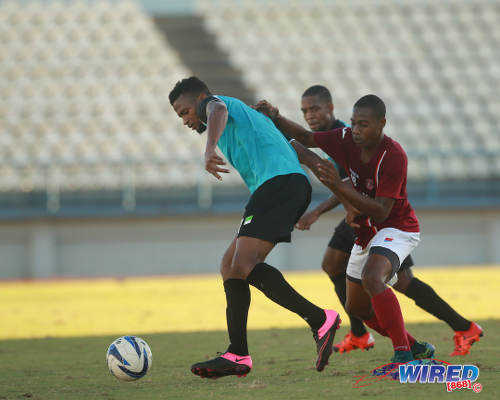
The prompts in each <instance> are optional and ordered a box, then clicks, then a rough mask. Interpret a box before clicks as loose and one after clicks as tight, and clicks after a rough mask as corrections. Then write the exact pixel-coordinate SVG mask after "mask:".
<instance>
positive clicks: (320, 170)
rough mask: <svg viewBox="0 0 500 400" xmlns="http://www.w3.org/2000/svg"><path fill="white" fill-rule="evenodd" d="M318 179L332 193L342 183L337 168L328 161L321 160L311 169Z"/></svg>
mask: <svg viewBox="0 0 500 400" xmlns="http://www.w3.org/2000/svg"><path fill="white" fill-rule="evenodd" d="M313 172H314V174H315V175H316V176H317V177H318V179H319V180H320V181H321V182H322V183H323V184H324V185H325V186H326V187H328V188H330V189H331V190H332V191H333V189H335V188H336V187H337V185H339V184H340V183H342V180H341V179H340V176H339V173H338V171H337V168H335V166H334V165H333V164H332V163H331V162H330V161H328V160H321V161H320V162H319V163H318V164H316V168H314V169H313Z"/></svg>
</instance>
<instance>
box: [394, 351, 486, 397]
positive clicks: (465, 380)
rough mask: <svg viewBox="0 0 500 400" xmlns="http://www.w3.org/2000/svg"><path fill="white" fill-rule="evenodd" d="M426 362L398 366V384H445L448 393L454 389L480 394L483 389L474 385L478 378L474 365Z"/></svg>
mask: <svg viewBox="0 0 500 400" xmlns="http://www.w3.org/2000/svg"><path fill="white" fill-rule="evenodd" d="M429 360H430V361H435V360H432V359H429ZM427 361H428V360H416V361H411V362H409V363H406V364H401V365H399V366H398V372H399V382H400V383H445V384H446V391H448V392H452V391H453V390H456V389H472V390H473V391H474V392H480V391H481V390H482V389H483V388H482V386H481V384H480V383H474V382H476V381H477V378H478V377H479V368H478V367H476V366H475V365H453V364H447V365H442V364H436V363H434V362H432V363H429V362H427Z"/></svg>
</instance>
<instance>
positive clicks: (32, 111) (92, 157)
mask: <svg viewBox="0 0 500 400" xmlns="http://www.w3.org/2000/svg"><path fill="white" fill-rule="evenodd" d="M0 46H1V48H2V51H1V52H0V102H1V103H0V120H1V121H2V124H1V125H2V128H1V134H0V160H1V161H0V163H1V164H0V174H1V179H0V190H2V191H19V190H23V191H30V190H36V189H42V190H43V189H45V188H47V187H48V186H56V187H57V188H58V189H60V190H79V189H82V190H86V189H116V188H120V187H122V186H123V185H124V184H126V183H127V181H130V179H133V180H134V184H135V185H136V186H139V187H170V186H193V185H194V184H196V183H197V182H198V180H199V176H200V173H201V171H202V165H201V164H200V161H199V156H200V155H201V154H202V142H201V140H200V138H199V137H198V136H197V135H195V134H189V132H187V131H186V130H185V128H183V127H182V122H181V121H180V120H179V119H178V117H177V116H176V115H175V113H174V112H173V110H172V109H171V106H170V104H169V101H168V92H169V91H170V89H171V88H172V87H173V84H174V83H175V82H176V80H178V79H179V78H181V77H184V76H188V75H189V71H188V70H187V69H186V68H185V67H184V66H183V65H182V64H181V62H180V61H179V57H178V54H177V53H176V52H175V50H174V49H173V48H171V46H169V44H168V42H166V41H165V40H164V38H163V37H162V35H161V34H160V33H159V32H157V31H156V28H155V26H154V24H153V22H152V21H151V19H150V18H149V16H147V15H146V14H145V13H144V12H143V11H142V10H141V9H139V8H138V7H137V6H136V5H135V4H134V3H133V2H128V1H120V2H105V1H99V2H78V1H75V2H28V3H26V4H24V5H20V3H19V2H3V3H1V4H0ZM131 171H132V172H131ZM131 176H132V178H131Z"/></svg>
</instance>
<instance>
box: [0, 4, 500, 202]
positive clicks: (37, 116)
mask: <svg viewBox="0 0 500 400" xmlns="http://www.w3.org/2000/svg"><path fill="white" fill-rule="evenodd" d="M197 4H198V5H197V10H198V12H199V13H200V14H201V15H203V16H204V17H205V20H206V27H207V29H209V30H210V31H211V32H213V33H214V34H215V35H216V37H217V40H218V43H219V45H220V46H221V48H223V49H224V50H225V51H226V52H228V54H229V55H230V59H231V60H232V62H233V63H234V65H235V66H236V67H237V68H238V69H239V70H240V71H241V72H242V75H243V79H244V81H245V82H246V84H247V85H248V86H249V87H251V88H252V89H254V91H255V92H256V93H258V96H259V97H260V98H267V99H268V100H270V101H271V102H273V103H275V104H276V105H278V106H279V107H280V109H281V111H282V113H283V114H285V115H288V116H290V117H291V118H293V119H294V120H296V121H302V116H301V115H300V112H299V100H300V95H301V93H302V92H303V90H304V89H305V88H306V87H308V86H310V85H312V84H325V85H327V86H328V87H330V88H331V89H332V92H333V96H334V101H335V106H336V110H335V112H336V116H337V117H339V118H341V119H344V120H347V121H348V120H349V114H350V107H351V105H352V104H353V102H354V101H355V100H356V99H357V98H359V97H360V96H362V95H364V94H366V93H369V92H372V93H376V94H379V95H380V96H381V97H382V98H383V99H384V100H385V101H386V103H387V106H388V121H389V122H388V127H387V132H388V134H389V135H391V136H393V137H394V138H396V139H397V140H399V141H400V142H401V143H402V144H403V146H404V147H405V149H406V150H407V152H408V154H409V156H410V161H409V163H410V164H409V177H410V180H413V181H423V180H427V179H436V180H464V179H491V178H498V177H500V158H499V157H498V156H497V154H498V153H499V152H500V134H499V130H500V101H499V97H498V93H497V92H498V76H500V52H499V50H498V49H499V48H500V28H499V26H498V21H499V20H500V5H499V3H498V2H497V1H480V0H470V1H468V0H447V1H443V2H435V1H430V0H425V1H418V0H415V1H411V0H400V1H392V0H380V1H377V2H365V1H355V0H349V1H348V0H339V1H327V0H311V1H305V0H290V1H285V0H282V1H273V2H269V1H264V0H257V1H256V0H198V3H197ZM0 46H1V48H2V51H1V52H0V191H4V192H5V191H25V192H29V191H32V190H46V189H47V188H53V189H54V190H101V189H120V188H122V187H123V186H127V185H133V186H135V187H143V188H151V187H152V188H169V187H193V186H196V185H197V184H198V183H199V182H200V181H201V180H202V179H203V178H204V177H205V174H206V173H205V172H204V171H203V165H202V160H201V155H202V151H203V143H204V142H203V140H200V138H199V137H198V135H196V134H192V133H190V132H188V131H187V130H186V129H185V128H183V127H182V122H181V121H180V120H179V119H178V118H177V116H176V115H175V114H174V112H173V110H172V109H171V107H170V104H169V101H168V96H167V95H168V92H169V90H170V89H171V87H172V86H173V84H174V83H175V81H176V80H178V79H179V78H181V77H184V76H188V75H189V74H190V71H189V70H188V69H187V68H186V66H184V65H183V64H182V62H181V61H180V58H179V55H178V53H177V50H175V49H174V48H173V46H171V45H170V44H169V42H168V38H167V40H165V38H164V37H162V35H161V34H160V32H158V31H157V30H156V28H155V26H154V24H153V22H152V21H151V19H150V17H149V16H148V15H147V14H145V12H144V11H143V10H142V9H140V8H139V7H138V6H137V5H136V4H135V3H134V2H132V1H130V2H129V1H114V2H108V1H69V2H68V1H62V0H61V1H42V2H40V1H25V2H19V1H4V2H1V3H0ZM232 172H233V173H232V174H230V175H227V176H225V177H224V181H223V183H222V185H229V186H235V185H240V184H241V180H240V178H239V176H238V174H237V173H235V171H234V170H233V171H232ZM211 182H215V180H212V181H211Z"/></svg>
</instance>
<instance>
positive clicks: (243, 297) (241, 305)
mask: <svg viewBox="0 0 500 400" xmlns="http://www.w3.org/2000/svg"><path fill="white" fill-rule="evenodd" d="M224 291H225V292H226V302H227V308H226V320H227V331H228V333H229V341H230V344H229V347H228V348H227V351H229V352H230V353H234V354H238V355H239V356H247V355H248V344H247V318H248V308H249V307H250V287H249V286H248V282H247V281H245V280H244V279H228V280H227V281H225V282H224Z"/></svg>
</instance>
